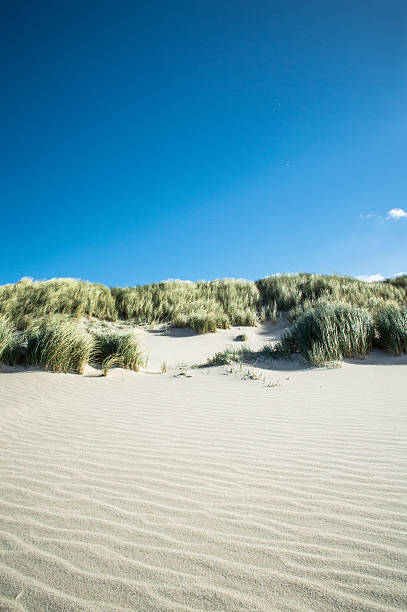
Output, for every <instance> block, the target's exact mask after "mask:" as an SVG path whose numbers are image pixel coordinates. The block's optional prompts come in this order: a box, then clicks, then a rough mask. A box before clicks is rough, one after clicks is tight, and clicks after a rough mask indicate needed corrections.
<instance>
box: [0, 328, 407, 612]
mask: <svg viewBox="0 0 407 612" xmlns="http://www.w3.org/2000/svg"><path fill="white" fill-rule="evenodd" d="M260 331H261V330H260ZM255 333H258V332H255ZM224 335H225V334H224ZM221 337H222V334H220V335H216V336H215V335H211V336H206V337H205V338H206V339H202V337H198V339H197V340H196V342H199V343H206V345H205V346H206V350H207V356H208V355H209V354H211V353H213V352H215V350H219V349H218V346H215V344H216V343H218V342H220V340H219V338H221ZM157 338H158V340H154V342H162V346H164V342H167V345H166V346H168V349H169V348H170V346H173V352H174V354H177V351H180V349H179V348H177V342H179V341H181V342H182V340H184V338H183V339H180V338H174V337H170V338H168V337H160V336H159V335H157ZM160 338H161V339H160ZM163 338H164V339H163ZM191 338H192V340H194V339H196V338H197V337H196V336H194V337H191ZM187 340H188V338H187ZM187 340H185V342H187ZM170 343H172V344H170ZM155 348H156V347H155ZM155 348H154V347H153V348H152V352H153V351H155ZM182 350H183V349H182ZM185 350H186V349H185ZM189 350H190V349H188V351H189ZM191 350H192V349H191ZM194 351H195V348H194V350H193V351H192V353H193V356H192V361H195V360H202V359H201V358H202V356H203V355H202V354H201V353H199V351H198V349H196V351H197V353H199V355H198V357H199V358H200V359H195V353H194ZM185 354H186V353H185ZM188 354H189V355H190V353H188ZM156 358H157V360H158V355H156V353H154V359H156ZM164 360H167V361H170V352H169V353H168V357H167V358H165V357H160V361H164ZM180 360H181V361H182V360H184V357H183V358H182V359H180ZM268 377H269V378H271V379H272V380H275V381H277V380H279V381H280V385H279V386H276V387H266V386H265V385H264V384H262V383H261V382H259V381H248V380H241V379H240V378H239V376H238V375H237V374H236V375H225V373H224V370H223V369H222V368H219V369H210V370H199V371H193V376H192V377H191V378H186V377H173V376H171V375H169V374H168V375H160V374H154V375H153V374H147V373H139V374H135V373H131V372H124V371H123V370H115V371H113V372H112V373H111V374H109V376H108V377H107V378H103V377H100V378H99V377H96V378H95V377H80V376H75V375H69V374H49V373H45V372H41V371H21V372H18V371H8V372H7V371H3V373H0V460H1V463H0V610H21V611H22V610H24V611H30V612H31V611H35V612H37V611H46V610H48V611H68V610H70V611H79V610H87V611H92V612H97V611H101V612H102V611H103V612H109V611H113V610H115V611H119V610H126V611H132V612H135V611H137V612H140V611H141V612H144V611H146V612H148V611H160V612H167V611H174V612H175V611H176V612H184V611H199V612H203V611H208V610H210V611H213V612H222V611H240V612H258V611H263V612H274V611H287V612H294V611H298V612H303V611H310V610H313V611H316V610H318V611H321V612H327V611H331V610H343V611H363V612H366V611H379V610H382V611H384V610H386V611H389V610H399V611H400V610H406V609H407V525H406V517H407V513H406V510H407V495H406V493H407V436H406V433H407V431H406V430H407V427H406V424H407V423H406V422H407V388H406V380H407V359H405V358H401V359H393V358H390V357H389V358H384V357H383V356H382V355H381V354H380V353H377V354H375V355H373V357H371V358H370V360H369V361H368V362H360V363H357V362H354V363H347V364H345V365H344V366H343V367H342V368H340V369H330V370H298V371H295V370H293V371H289V372H287V371H271V372H268ZM287 378H288V379H287Z"/></svg>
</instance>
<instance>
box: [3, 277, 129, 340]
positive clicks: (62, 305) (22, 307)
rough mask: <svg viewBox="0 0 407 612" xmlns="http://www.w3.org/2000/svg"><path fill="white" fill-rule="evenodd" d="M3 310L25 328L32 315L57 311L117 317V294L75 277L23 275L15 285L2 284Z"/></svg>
mask: <svg viewBox="0 0 407 612" xmlns="http://www.w3.org/2000/svg"><path fill="white" fill-rule="evenodd" d="M0 313H1V314H3V315H6V316H7V317H9V318H10V319H11V320H13V321H15V322H16V325H17V324H18V323H20V327H21V328H22V329H27V327H29V326H30V322H31V321H30V317H33V318H36V319H37V318H39V317H43V316H49V315H53V314H68V315H73V316H75V317H81V316H87V317H98V318H100V319H107V320H109V321H115V320H116V318H117V312H116V306H115V301H114V298H113V296H112V294H111V292H110V289H108V287H105V286H104V285H99V284H96V283H88V282H84V281H80V280H75V279H71V278H57V279H52V280H49V281H32V280H30V279H25V280H24V279H23V280H21V281H20V282H18V283H15V284H14V285H3V286H2V287H0Z"/></svg>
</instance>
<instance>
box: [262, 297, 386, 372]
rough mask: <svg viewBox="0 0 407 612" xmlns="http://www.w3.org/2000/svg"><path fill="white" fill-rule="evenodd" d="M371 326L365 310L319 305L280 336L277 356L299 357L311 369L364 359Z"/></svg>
mask: <svg viewBox="0 0 407 612" xmlns="http://www.w3.org/2000/svg"><path fill="white" fill-rule="evenodd" d="M374 336H375V329H374V323H373V319H372V317H371V315H370V314H369V312H368V311H367V310H366V309H365V308H358V307H357V306H348V305H346V304H324V305H322V304H320V305H318V306H316V307H315V308H311V309H309V310H307V311H306V312H304V314H303V315H301V316H300V317H299V319H298V320H297V322H296V323H294V325H293V326H292V327H291V328H290V329H289V330H288V331H287V332H286V333H285V334H284V335H283V337H282V338H281V341H280V342H279V343H278V344H277V345H276V347H275V348H274V351H275V353H276V354H277V355H280V356H281V355H284V354H285V355H288V354H291V353H300V355H302V356H303V357H304V359H305V360H306V361H308V362H309V363H310V364H312V365H316V366H320V365H325V364H327V363H329V362H334V361H340V360H341V359H343V358H344V357H365V356H366V354H367V353H368V352H369V351H370V350H371V348H372V347H373V342H374Z"/></svg>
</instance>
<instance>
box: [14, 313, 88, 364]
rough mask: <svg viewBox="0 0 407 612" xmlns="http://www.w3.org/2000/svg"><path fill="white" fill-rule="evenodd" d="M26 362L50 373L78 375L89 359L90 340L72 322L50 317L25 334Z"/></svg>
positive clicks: (83, 331) (84, 332) (82, 330)
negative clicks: (73, 373) (74, 373)
mask: <svg viewBox="0 0 407 612" xmlns="http://www.w3.org/2000/svg"><path fill="white" fill-rule="evenodd" d="M26 342H27V351H26V364H27V365H39V366H41V367H43V368H45V369H46V370H51V371H52V372H77V373H78V374H82V373H83V370H84V367H85V365H86V364H87V363H88V361H89V357H90V354H91V351H92V346H93V341H92V337H91V336H90V334H88V333H87V332H86V331H85V330H84V329H82V328H81V327H79V325H77V324H76V323H73V322H70V321H66V320H63V319H60V318H58V317H52V318H50V319H49V320H44V321H43V322H42V323H40V324H39V325H37V326H35V327H33V328H32V329H30V330H28V332H27V333H26Z"/></svg>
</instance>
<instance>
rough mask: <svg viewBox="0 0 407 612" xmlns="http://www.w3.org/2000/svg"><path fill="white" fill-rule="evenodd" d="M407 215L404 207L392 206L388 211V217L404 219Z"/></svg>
mask: <svg viewBox="0 0 407 612" xmlns="http://www.w3.org/2000/svg"><path fill="white" fill-rule="evenodd" d="M404 217H407V212H406V211H405V210H404V209H403V208H392V209H391V210H389V211H388V213H387V217H386V219H387V220H388V219H403V218H404Z"/></svg>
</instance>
